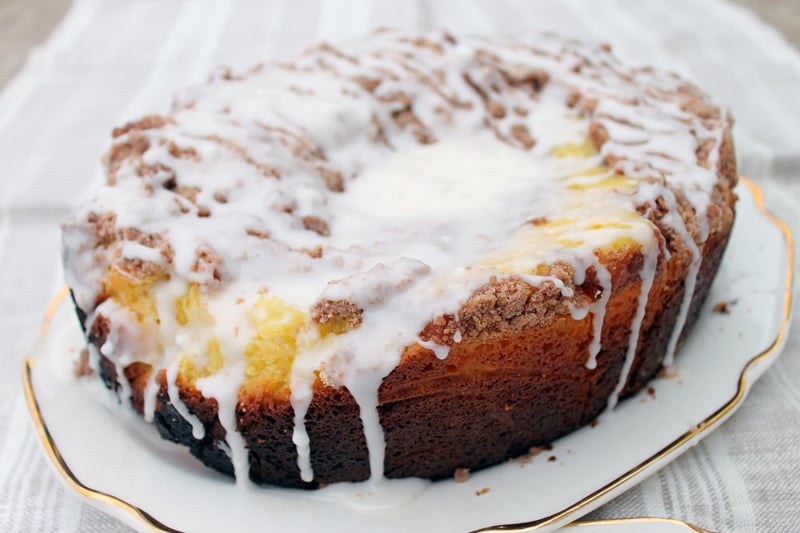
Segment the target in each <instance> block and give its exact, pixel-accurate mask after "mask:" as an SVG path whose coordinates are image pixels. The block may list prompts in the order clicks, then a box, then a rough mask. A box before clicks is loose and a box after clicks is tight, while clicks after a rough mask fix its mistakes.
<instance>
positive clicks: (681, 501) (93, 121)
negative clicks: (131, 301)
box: [0, 0, 800, 532]
mask: <svg viewBox="0 0 800 533" xmlns="http://www.w3.org/2000/svg"><path fill="white" fill-rule="evenodd" d="M379 26H393V27H399V28H403V29H409V30H415V29H416V30H427V29H433V28H439V27H445V28H448V29H449V30H450V31H452V32H473V33H474V32H480V33H498V32H499V33H514V32H524V31H526V30H529V29H531V28H544V29H551V30H555V31H558V32H560V33H564V34H570V35H574V36H578V37H579V38H581V39H583V40H590V41H598V42H599V41H605V42H609V43H611V44H612V45H613V46H614V48H615V50H616V52H617V53H618V54H619V55H621V56H622V57H624V58H626V59H628V60H630V61H633V62H638V63H649V64H657V65H659V66H662V67H666V68H671V69H673V70H676V71H678V72H680V73H682V74H684V75H686V76H688V77H690V78H693V79H695V80H696V81H697V82H698V83H699V84H700V85H701V86H702V87H704V88H705V89H706V90H708V92H710V93H712V94H713V95H715V96H716V98H718V99H719V100H721V101H722V102H724V103H726V104H727V105H728V106H729V107H730V108H731V109H732V110H733V113H734V115H735V117H736V119H737V127H736V132H735V134H736V141H737V149H738V153H739V159H740V168H741V172H742V173H743V174H745V175H748V176H750V177H752V178H753V179H755V180H756V181H757V182H759V183H760V184H761V185H762V186H764V187H765V188H766V193H767V202H768V205H769V206H770V207H771V208H772V209H773V210H774V211H776V212H777V213H778V214H780V215H781V216H782V217H783V218H784V220H786V221H787V222H788V223H789V224H790V225H791V226H792V227H794V228H796V227H797V225H798V224H797V222H798V221H797V208H796V206H797V202H798V200H800V180H798V179H796V178H800V54H798V52H797V50H795V49H793V48H792V47H791V46H789V45H788V44H787V43H786V42H785V41H784V40H783V39H782V38H781V37H780V36H779V35H778V34H777V33H776V32H775V31H773V30H772V29H771V28H769V27H766V26H765V25H764V24H762V23H761V22H759V21H758V20H756V19H755V18H754V17H753V16H752V15H751V14H749V13H748V12H745V11H743V10H741V9H739V8H736V7H733V6H730V5H728V4H724V3H722V2H721V1H720V0H705V1H697V0H673V1H671V2H655V1H651V2H645V1H639V0H627V1H626V0H618V1H605V2H602V3H600V2H589V1H585V2H582V1H578V0H570V1H562V2H558V3H555V2H539V1H521V0H520V1H515V0H501V1H499V0H496V1H485V2H482V1H478V0H474V1H457V0H442V1H428V2H426V1H424V0H420V1H417V2H412V1H404V0H380V1H378V0H374V1H371V0H353V1H347V2H345V1H334V0H303V1H298V0H270V1H241V2H202V1H194V2H192V1H186V0H171V1H164V2H156V1H148V0H139V1H135V0H128V1H124V0H78V1H76V2H75V4H74V5H73V7H72V8H71V10H70V11H69V13H68V14H67V16H66V18H65V19H64V20H63V21H62V22H61V23H60V25H59V26H58V27H57V29H56V30H55V31H54V32H53V34H52V35H51V36H50V38H49V39H48V40H47V41H46V42H45V44H44V45H42V46H41V47H40V48H38V49H36V50H34V52H33V53H31V55H30V57H29V59H28V61H27V63H26V65H25V67H24V68H23V69H22V71H21V72H20V73H19V74H18V75H17V76H16V77H15V78H14V79H12V80H11V81H10V82H9V83H8V84H7V85H6V87H5V88H4V90H3V91H2V93H0V280H2V287H3V288H2V306H0V337H1V338H2V340H3V342H2V344H1V346H2V348H0V350H1V351H0V358H1V359H0V361H2V365H3V368H4V371H3V372H1V373H0V530H2V531H45V532H50V531H104V532H105V531H126V530H128V527H127V526H125V525H123V524H121V523H119V522H117V521H116V520H114V519H112V518H109V517H107V516H105V515H103V514H102V513H100V512H98V511H95V510H93V509H92V508H90V507H89V506H88V505H86V504H85V503H84V502H83V501H82V500H81V499H80V498H79V497H78V496H77V495H76V494H74V493H73V492H71V491H70V490H69V489H66V488H64V487H63V486H62V485H61V483H59V481H58V480H57V479H56V476H55V475H54V474H52V473H51V470H50V469H49V467H48V465H47V464H46V463H45V457H44V454H43V453H42V450H41V449H40V446H39V444H38V442H37V437H36V436H35V434H34V431H33V429H32V425H31V423H30V421H29V416H28V413H27V409H26V407H25V404H24V401H23V398H22V393H21V385H20V377H19V376H20V370H21V365H22V361H23V358H24V356H25V353H26V349H27V347H28V346H29V344H30V343H31V342H32V340H33V339H34V337H35V336H36V334H37V331H38V327H39V324H40V321H41V319H42V315H43V312H44V309H45V308H46V306H47V303H48V301H49V299H50V298H51V296H52V295H53V293H54V292H55V290H56V289H57V288H58V287H59V286H61V285H62V283H63V282H62V281H61V280H60V272H59V266H58V256H59V229H58V225H59V222H60V221H61V220H63V219H64V218H65V217H66V216H67V214H68V213H69V211H70V210H71V209H72V208H73V206H74V205H75V204H76V202H77V201H78V200H79V199H80V198H81V197H82V196H83V195H85V194H88V193H87V191H88V190H90V189H91V188H93V187H94V186H95V185H96V184H97V183H98V182H99V180H100V174H99V164H98V161H99V155H100V154H101V152H102V151H103V149H104V147H105V146H107V143H108V141H109V131H110V129H111V127H112V126H114V125H119V124H122V123H124V122H125V121H126V120H128V119H131V118H134V117H136V116H137V115H140V114H144V113H147V112H153V111H163V110H165V109H166V107H167V105H168V104H169V102H170V96H171V94H172V93H173V92H174V91H175V90H176V89H178V88H181V87H183V86H186V85H189V84H192V83H198V82H202V81H203V80H204V79H205V77H206V74H207V72H208V71H209V70H210V69H211V68H212V67H213V66H215V65H219V64H227V65H231V66H233V67H242V68H244V67H246V66H248V65H251V64H254V63H256V62H259V61H262V60H265V59H273V58H287V57H289V56H291V55H292V54H293V53H294V52H296V51H298V50H300V49H301V48H303V47H305V46H307V45H309V44H311V43H313V42H315V41H318V40H320V39H327V40H331V41H335V40H339V39H344V38H348V37H352V36H358V35H362V34H365V33H367V32H369V31H370V30H371V29H373V28H375V27H379ZM795 234H796V235H800V233H798V232H797V231H795ZM795 321H797V319H796V320H795ZM795 326H798V324H795ZM794 330H795V332H796V333H800V328H798V327H795V328H794ZM624 516H662V517H673V518H678V519H683V520H688V521H690V522H693V523H695V524H697V525H699V526H701V527H705V528H708V529H712V530H717V531H778V532H783V531H800V339H799V338H798V335H794V336H792V337H790V339H789V342H788V345H787V347H786V352H785V353H784V355H783V356H782V357H781V358H780V359H779V360H778V361H777V362H776V363H775V365H774V366H773V367H772V368H771V370H770V371H769V372H768V373H767V374H766V375H765V376H764V377H763V378H762V380H761V381H760V382H759V383H757V384H756V385H755V387H754V388H753V390H752V393H751V395H750V396H749V397H748V399H747V401H746V403H745V405H744V406H743V407H742V408H741V410H740V411H739V412H738V413H737V414H736V415H735V416H734V417H733V418H732V419H731V420H729V421H728V422H727V423H726V424H725V425H724V426H723V427H722V428H721V429H719V430H718V431H716V432H715V433H713V434H712V435H710V436H709V437H708V438H707V439H705V440H704V441H703V442H702V443H701V444H700V445H698V446H697V447H695V448H694V449H692V450H691V451H689V452H687V453H686V454H685V455H683V456H682V457H681V458H680V459H678V460H677V461H676V462H674V463H673V464H671V465H670V466H669V467H667V468H665V469H663V470H662V471H660V472H658V473H657V474H656V475H654V476H652V477H651V478H650V479H648V480H647V481H645V482H644V483H642V484H641V485H639V486H637V487H636V488H634V489H632V490H630V491H629V492H627V493H626V494H624V495H623V496H622V497H620V498H618V499H617V500H615V501H613V502H611V503H610V504H608V505H606V506H605V507H603V508H601V509H599V510H598V511H596V512H595V513H594V514H593V515H592V517H595V518H599V517H624Z"/></svg>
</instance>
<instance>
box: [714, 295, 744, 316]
mask: <svg viewBox="0 0 800 533" xmlns="http://www.w3.org/2000/svg"><path fill="white" fill-rule="evenodd" d="M737 303H739V300H738V299H734V300H723V301H721V302H717V303H716V304H714V308H713V311H714V312H715V313H718V314H720V315H729V314H731V307H732V306H734V305H736V304H737Z"/></svg>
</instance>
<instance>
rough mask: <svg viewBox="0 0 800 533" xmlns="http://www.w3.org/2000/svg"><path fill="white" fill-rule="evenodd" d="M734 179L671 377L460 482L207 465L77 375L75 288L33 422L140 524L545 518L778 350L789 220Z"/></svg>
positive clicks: (669, 453) (580, 500)
mask: <svg viewBox="0 0 800 533" xmlns="http://www.w3.org/2000/svg"><path fill="white" fill-rule="evenodd" d="M738 194H739V196H740V201H739V204H738V215H737V220H736V224H735V226H734V230H733V236H732V239H731V242H730V244H729V247H728V251H727V252H726V257H725V259H724V261H723V264H722V267H721V269H720V271H719V273H718V275H717V279H716V282H715V283H714V286H713V287H712V290H711V293H710V296H709V298H708V302H707V303H706V307H705V309H704V310H703V312H702V313H701V316H700V319H699V321H698V323H697V324H696V325H695V329H694V331H693V334H692V335H691V336H690V338H689V339H688V341H687V342H686V344H685V345H684V347H683V349H682V350H681V353H679V354H678V358H677V362H676V372H675V375H674V376H672V377H668V378H659V379H656V380H655V381H653V383H652V393H647V392H643V393H641V394H639V395H637V396H635V397H633V398H631V399H629V400H627V401H624V402H622V403H621V404H620V405H619V406H618V407H617V408H616V409H615V410H614V411H612V412H607V413H605V414H603V415H602V416H601V417H600V419H599V424H598V425H597V426H596V427H586V428H583V429H581V430H578V431H576V432H574V433H572V434H570V435H568V436H566V437H564V438H562V439H559V440H558V441H557V442H556V443H555V444H554V449H553V450H552V451H548V452H543V453H541V454H539V455H538V456H536V457H534V458H533V460H532V462H530V463H522V462H520V461H514V462H510V463H506V464H502V465H499V466H496V467H493V468H489V469H486V470H483V471H480V472H476V473H473V474H472V475H471V476H470V478H469V480H468V481H466V482H464V483H456V482H454V481H441V482H437V483H428V484H427V485H423V486H422V487H421V489H420V490H421V493H420V494H419V495H418V496H417V497H416V498H415V499H413V500H412V501H407V502H405V503H404V504H402V505H397V504H396V503H395V504H393V505H389V506H388V508H383V509H373V510H370V511H366V510H364V509H363V508H359V506H357V505H356V506H354V505H352V503H353V502H354V500H355V501H356V503H359V502H358V500H361V499H362V498H361V496H358V495H355V496H351V497H350V498H346V499H345V500H344V502H343V500H342V499H341V498H339V497H337V494H338V492H339V489H336V490H333V491H332V490H329V489H324V490H320V491H298V490H287V489H270V488H256V487H249V488H248V487H244V488H242V487H241V486H240V487H237V486H236V485H235V484H234V483H233V481H231V480H229V479H227V478H225V477H223V476H221V475H218V474H216V473H215V472H213V471H211V470H208V469H205V468H203V467H202V466H201V465H200V463H198V462H197V461H196V460H195V459H194V458H192V457H191V456H190V455H189V453H188V452H187V451H186V450H185V449H184V448H182V447H178V446H176V445H173V444H171V443H168V442H165V441H162V440H160V439H159V438H158V437H157V435H156V431H155V428H152V427H146V426H147V424H146V423H145V422H143V421H142V420H141V419H139V418H138V417H137V416H136V415H134V414H132V412H130V409H128V408H120V407H119V406H118V405H113V401H111V396H110V394H109V393H108V392H107V391H106V390H105V389H104V388H103V387H102V386H101V385H100V384H99V380H97V379H77V378H75V377H74V375H73V361H74V360H75V359H76V358H77V356H78V353H79V351H80V349H81V347H82V345H83V339H82V336H81V334H80V331H79V329H78V323H77V320H76V319H75V318H74V316H73V313H72V309H71V305H70V304H69V302H68V301H62V303H61V304H60V305H58V306H57V307H56V308H55V309H54V311H53V313H52V319H51V321H50V326H49V331H48V332H47V334H45V335H43V336H42V338H41V339H40V340H39V341H38V342H37V344H36V345H35V346H34V349H33V352H32V359H31V360H30V361H29V362H28V365H27V366H26V372H25V377H26V389H27V393H28V401H29V405H30V406H31V410H32V414H33V418H34V423H35V424H36V425H37V428H38V429H39V432H40V434H41V436H42V442H43V443H44V447H45V450H46V451H47V453H48V455H49V456H50V458H51V459H52V460H53V461H52V462H53V464H54V465H55V467H56V470H57V471H58V473H59V474H60V475H61V477H62V478H64V479H65V480H66V482H67V483H68V484H70V485H71V486H72V487H73V488H75V489H76V490H78V491H79V492H80V493H81V494H83V495H84V496H86V497H87V498H89V500H90V501H91V502H92V503H94V504H96V505H98V506H99V507H100V508H101V509H102V510H104V511H106V512H108V513H110V514H113V515H115V516H117V517H118V518H120V519H122V520H124V521H126V522H128V523H130V524H131V525H134V526H135V527H138V528H151V529H169V528H175V529H179V530H186V531H193V532H202V531H244V530H246V529H247V530H253V529H257V530H263V529H265V528H266V529H269V530H273V531H286V532H289V531H386V532H390V531H423V530H430V531H439V532H445V531H453V532H457V531H458V532H464V531H470V530H476V529H481V528H491V527H492V526H496V525H502V524H518V525H519V529H523V528H526V529H527V528H530V529H533V528H536V529H537V530H541V531H550V530H554V529H557V528H558V527H560V526H563V525H565V524H567V523H569V522H572V521H574V520H576V519H578V518H579V517H580V516H582V515H583V514H585V513H587V512H589V511H591V510H592V509H594V508H596V507H598V506H600V505H601V504H603V503H604V502H607V501H609V500H610V499H612V498H613V497H615V496H617V495H618V494H620V493H622V492H623V491H625V490H626V489H628V488H630V487H631V486H633V485H634V484H636V483H639V482H640V481H642V480H643V479H644V478H645V477H647V476H649V475H650V474H652V473H654V472H655V471H656V470H658V469H659V468H661V467H663V466H664V465H666V464H667V463H669V462H670V461H672V460H673V459H675V458H676V457H677V456H678V455H680V454H681V453H682V452H683V451H685V450H686V449H688V448H689V447H691V446H692V445H694V444H695V443H697V442H698V441H699V439H701V438H703V437H704V436H706V435H708V434H709V432H710V431H711V430H712V429H714V428H715V427H718V426H719V424H720V423H721V422H722V421H724V420H725V419H726V418H727V417H728V416H730V415H731V414H732V413H733V412H734V411H735V410H736V409H737V408H738V407H739V406H740V405H741V402H742V400H743V398H744V396H745V394H746V393H747V391H748V389H749V387H750V386H751V385H752V384H753V382H754V381H755V380H756V379H758V377H759V376H761V374H762V373H763V372H764V371H765V370H766V368H767V367H768V366H769V365H770V364H771V363H772V362H773V361H774V360H775V358H776V357H777V355H778V353H779V352H780V348H781V347H782V344H783V340H784V339H785V336H786V328H787V325H788V317H789V311H790V302H791V273H792V268H791V263H792V253H791V243H790V242H789V241H790V235H789V233H788V230H787V229H786V227H785V225H784V224H782V223H780V222H779V221H777V220H775V219H774V218H772V217H770V216H769V215H768V214H766V212H764V211H763V207H762V203H761V197H760V191H759V190H758V189H757V188H756V187H755V186H754V185H752V183H750V182H747V181H744V182H743V184H742V185H740V186H739V189H738ZM723 301H726V302H732V301H735V302H736V303H735V304H734V305H730V306H729V309H730V314H720V313H715V312H712V308H713V306H714V305H715V304H717V303H719V302H723ZM550 457H554V458H555V459H552V460H548V459H549V458H550ZM484 489H488V491H486V490H484ZM366 500H367V501H368V502H370V501H371V500H370V499H369V498H366ZM361 503H363V502H361ZM662 526H663V524H662ZM583 527H585V526H581V528H583ZM598 527H605V526H598ZM664 527H666V526H664ZM581 528H578V531H579V532H580V531H581ZM506 531H507V529H506ZM602 531H603V532H605V531H611V530H610V529H603V530H602Z"/></svg>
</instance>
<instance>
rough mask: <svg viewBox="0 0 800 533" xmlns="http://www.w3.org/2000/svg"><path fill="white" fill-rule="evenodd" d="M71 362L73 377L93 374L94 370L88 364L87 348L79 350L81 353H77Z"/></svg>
mask: <svg viewBox="0 0 800 533" xmlns="http://www.w3.org/2000/svg"><path fill="white" fill-rule="evenodd" d="M72 364H73V365H74V366H75V369H74V371H75V377H77V378H79V377H83V376H93V375H94V370H93V369H92V367H91V365H90V364H89V350H87V349H86V348H84V349H83V350H81V353H80V354H79V355H78V359H76V360H75V361H73V362H72Z"/></svg>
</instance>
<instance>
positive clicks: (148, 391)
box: [142, 369, 202, 438]
mask: <svg viewBox="0 0 800 533" xmlns="http://www.w3.org/2000/svg"><path fill="white" fill-rule="evenodd" d="M156 375H157V372H156V371H155V369H152V370H151V371H150V375H149V376H148V378H147V385H146V386H145V388H144V406H143V409H142V411H143V414H144V419H145V421H146V422H152V421H153V416H154V414H155V410H156V400H157V398H158V388H159V386H158V381H156ZM181 416H183V415H181ZM192 434H194V426H193V427H192ZM195 438H202V437H197V435H195Z"/></svg>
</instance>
